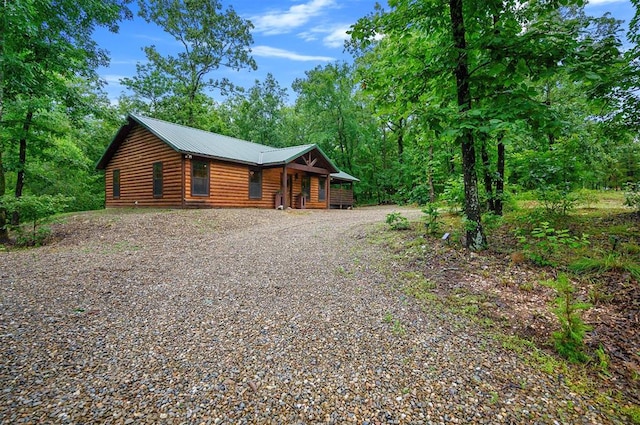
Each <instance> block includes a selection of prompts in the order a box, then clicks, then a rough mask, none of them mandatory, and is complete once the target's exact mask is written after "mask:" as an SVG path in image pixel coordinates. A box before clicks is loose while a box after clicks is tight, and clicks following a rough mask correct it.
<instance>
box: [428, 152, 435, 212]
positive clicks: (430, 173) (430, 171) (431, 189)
mask: <svg viewBox="0 0 640 425" xmlns="http://www.w3.org/2000/svg"><path fill="white" fill-rule="evenodd" d="M427 173H428V180H429V202H431V203H433V202H435V201H436V189H435V187H433V140H432V141H431V142H430V143H429V165H428V166H427Z"/></svg>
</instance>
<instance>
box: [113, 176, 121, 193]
mask: <svg viewBox="0 0 640 425" xmlns="http://www.w3.org/2000/svg"><path fill="white" fill-rule="evenodd" d="M119 197H120V170H113V198H114V199H116V198H119Z"/></svg>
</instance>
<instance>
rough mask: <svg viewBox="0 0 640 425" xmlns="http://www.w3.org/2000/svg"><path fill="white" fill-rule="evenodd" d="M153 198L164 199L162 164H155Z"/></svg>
mask: <svg viewBox="0 0 640 425" xmlns="http://www.w3.org/2000/svg"><path fill="white" fill-rule="evenodd" d="M153 196H154V198H162V162H154V163H153Z"/></svg>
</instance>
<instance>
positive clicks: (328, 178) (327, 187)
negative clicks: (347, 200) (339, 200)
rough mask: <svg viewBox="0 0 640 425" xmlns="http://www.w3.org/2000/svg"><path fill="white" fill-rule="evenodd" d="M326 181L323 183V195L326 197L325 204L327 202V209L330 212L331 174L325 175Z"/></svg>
mask: <svg viewBox="0 0 640 425" xmlns="http://www.w3.org/2000/svg"><path fill="white" fill-rule="evenodd" d="M325 178H326V180H325V183H324V188H325V191H326V193H325V195H324V196H326V197H327V199H326V202H327V205H326V207H327V209H328V210H330V209H331V174H327V175H326V177H325Z"/></svg>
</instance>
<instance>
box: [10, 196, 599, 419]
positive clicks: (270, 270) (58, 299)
mask: <svg viewBox="0 0 640 425" xmlns="http://www.w3.org/2000/svg"><path fill="white" fill-rule="evenodd" d="M391 211H392V210H391V209H389V208H362V209H356V210H353V211H290V212H283V211H269V210H206V211H205V210H195V211H182V210H178V211H146V212H143V213H139V212H130V211H122V212H118V211H106V212H102V213H91V214H80V215H77V216H74V217H69V218H68V220H67V223H66V224H63V225H60V226H58V228H57V231H58V232H66V233H67V234H66V237H65V238H64V239H61V240H60V241H58V242H56V243H54V244H52V245H49V246H46V247H42V248H38V249H32V250H25V251H15V252H8V253H0V346H1V348H2V351H1V353H0V383H1V385H0V387H1V390H2V392H1V393H0V420H1V421H2V423H7V424H9V423H11V424H15V423H125V424H129V423H135V424H139V423H193V424H199V423H234V424H235V423H274V424H276V423H279V424H280V423H281V424H297V423H309V424H311V423H358V424H382V423H385V424H386V423H399V424H404V423H407V424H409V423H411V424H414V423H415V424H418V423H427V424H428V423H434V424H440V423H487V424H488V423H491V424H494V423H505V424H507V423H545V424H546V423H580V424H581V423H611V422H610V420H609V419H607V418H606V417H605V416H603V415H601V413H600V412H599V411H598V409H597V408H595V407H593V406H592V405H590V402H589V400H585V399H583V398H582V397H581V396H577V395H575V394H572V393H571V392H570V390H569V389H567V388H566V387H565V386H564V385H563V384H562V383H561V382H560V380H558V377H557V376H551V375H546V374H543V373H541V372H538V371H536V370H533V369H532V368H530V367H529V366H528V365H526V364H524V363H523V362H522V361H521V360H519V358H518V357H517V355H516V354H514V353H512V352H510V351H505V350H503V349H502V348H501V346H500V343H499V342H496V341H495V340H493V339H491V338H488V337H486V336H484V335H483V334H482V332H481V331H479V330H476V329H475V328H476V326H475V325H473V324H472V323H471V322H470V321H468V320H467V319H464V318H460V317H455V316H452V315H451V314H450V313H447V312H443V311H440V310H439V309H438V308H435V307H433V308H432V307H424V306H421V305H419V304H417V303H416V302H414V301H413V300H410V299H406V297H404V296H402V294H400V293H397V292H395V291H393V290H391V289H389V287H390V285H389V284H390V283H391V282H390V279H392V278H388V277H384V274H383V273H381V272H380V271H379V270H378V269H379V268H377V267H376V265H378V264H379V259H380V257H381V256H383V255H385V254H384V253H383V252H380V251H378V250H379V248H377V247H375V246H373V245H370V244H369V243H368V242H367V240H366V233H367V229H368V228H369V226H370V225H371V224H374V223H382V222H383V221H384V218H385V216H386V214H387V213H389V212H391ZM404 215H406V216H412V215H413V216H415V217H417V216H419V215H420V212H419V211H417V210H406V211H404Z"/></svg>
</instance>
